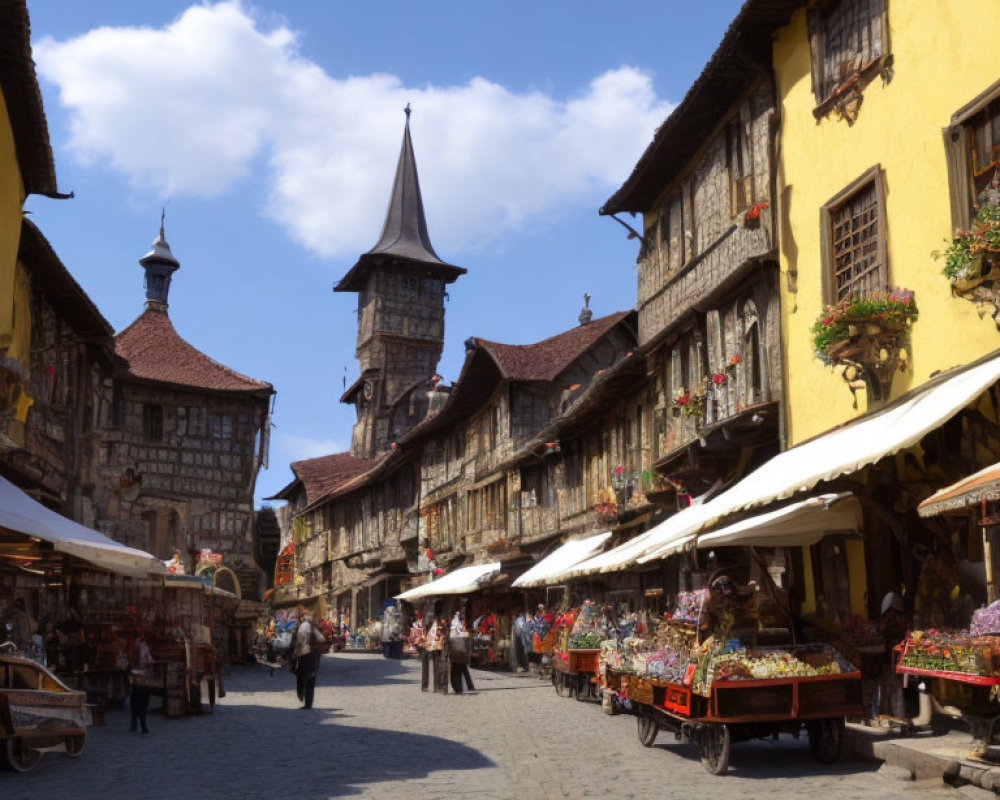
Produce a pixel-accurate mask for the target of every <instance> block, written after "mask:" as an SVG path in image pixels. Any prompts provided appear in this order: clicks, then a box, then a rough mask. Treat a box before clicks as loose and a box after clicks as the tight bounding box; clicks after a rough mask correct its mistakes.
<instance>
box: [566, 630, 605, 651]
mask: <svg viewBox="0 0 1000 800" xmlns="http://www.w3.org/2000/svg"><path fill="white" fill-rule="evenodd" d="M604 639H605V635H604V634H603V633H601V632H600V631H596V630H595V631H588V632H587V633H571V634H570V635H569V649H570V650H597V649H599V648H600V646H601V642H603V641H604Z"/></svg>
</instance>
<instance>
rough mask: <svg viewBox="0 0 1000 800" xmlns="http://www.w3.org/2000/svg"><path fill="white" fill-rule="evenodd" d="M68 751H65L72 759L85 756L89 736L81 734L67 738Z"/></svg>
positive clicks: (65, 741)
mask: <svg viewBox="0 0 1000 800" xmlns="http://www.w3.org/2000/svg"><path fill="white" fill-rule="evenodd" d="M64 744H65V746H66V749H65V750H64V751H63V752H64V753H65V754H66V755H67V756H69V757H70V758H79V757H80V756H82V755H83V749H84V748H85V747H86V746H87V734H85V733H81V734H79V735H78V736H67V737H66V739H65V740H64Z"/></svg>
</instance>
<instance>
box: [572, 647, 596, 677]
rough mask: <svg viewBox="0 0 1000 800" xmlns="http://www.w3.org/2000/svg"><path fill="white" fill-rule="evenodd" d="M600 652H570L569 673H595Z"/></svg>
mask: <svg viewBox="0 0 1000 800" xmlns="http://www.w3.org/2000/svg"><path fill="white" fill-rule="evenodd" d="M600 654H601V651H600V650H570V651H569V671H570V672H594V673H596V672H597V668H598V661H599V656H600Z"/></svg>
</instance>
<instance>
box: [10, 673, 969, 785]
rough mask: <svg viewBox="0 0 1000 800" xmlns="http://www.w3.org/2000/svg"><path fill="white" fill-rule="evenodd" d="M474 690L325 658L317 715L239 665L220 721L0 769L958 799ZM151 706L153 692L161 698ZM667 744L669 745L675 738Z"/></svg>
mask: <svg viewBox="0 0 1000 800" xmlns="http://www.w3.org/2000/svg"><path fill="white" fill-rule="evenodd" d="M473 676H474V679H475V681H476V684H477V688H478V689H479V691H478V692H477V693H474V694H466V695H460V696H459V695H452V694H449V695H447V696H442V695H435V694H430V693H428V694H423V693H421V692H420V689H419V685H418V684H419V665H418V664H417V663H416V662H415V661H412V660H407V661H404V662H402V663H400V662H391V661H384V660H383V659H381V658H379V657H376V656H367V655H338V656H328V657H326V658H325V659H324V662H323V666H322V669H321V672H320V679H319V685H318V687H317V693H316V708H315V709H313V710H312V711H300V710H298V705H299V704H298V703H297V702H296V699H295V694H294V680H293V678H292V676H291V675H290V674H289V673H287V672H277V673H275V674H274V676H273V677H272V676H271V675H270V674H269V673H268V671H267V670H265V669H263V668H244V669H236V670H234V671H233V673H232V675H231V676H230V677H229V680H228V684H227V690H228V695H227V696H226V698H225V699H224V700H222V701H221V704H220V705H219V706H218V708H217V710H216V713H215V714H214V715H213V716H205V717H195V718H189V719H185V720H166V719H163V718H161V717H159V716H156V715H154V716H152V718H151V722H150V727H151V733H150V735H149V736H141V735H135V734H129V733H128V732H127V727H128V716H127V714H126V713H125V712H123V711H117V712H109V714H108V717H107V724H106V725H105V726H104V727H102V728H92V729H91V730H90V735H89V736H88V744H87V751H86V752H85V753H84V755H83V757H82V758H81V759H79V760H71V759H68V758H65V757H64V756H62V755H58V754H53V753H50V754H47V755H46V756H45V758H44V759H43V760H42V763H41V764H40V765H39V766H38V768H37V769H36V770H35V772H33V773H30V774H27V775H17V774H13V773H3V774H0V797H3V798H5V800H20V798H24V800H50V799H51V800H83V799H84V798H107V799H108V800H114V799H116V798H142V799H143V800H160V799H161V798H162V799H164V800H165V799H166V798H184V797H195V796H197V797H199V798H210V799H211V800H224V799H227V800H228V798H233V799H234V800H235V798H240V800H242V799H243V798H257V797H265V796H275V797H288V798H296V800H320V798H330V797H362V798H373V799H374V798H377V799H378V800H388V799H389V798H414V799H416V800H439V799H440V800H507V799H508V798H528V799H530V800H535V799H536V798H537V800H555V799H556V798H587V797H601V798H608V799H609V800H612V799H613V800H619V799H621V800H630V799H631V798H637V799H638V798H642V800H648V799H649V798H654V797H656V798H661V797H666V798H692V800H695V799H697V800H702V798H713V797H724V796H725V797H733V798H739V800H761V799H762V798H768V800H781V799H782V798H793V797H812V798H820V797H824V798H830V800H834V798H836V799H837V800H860V799H861V798H887V799H890V800H891V799H894V798H909V799H910V800H916V798H931V799H932V798H935V797H938V798H946V797H950V798H955V797H956V796H957V795H955V793H954V791H953V790H950V789H946V788H944V787H943V786H942V785H941V784H940V783H939V782H921V783H901V782H899V781H892V780H889V779H886V778H884V777H880V776H879V775H878V774H877V766H878V765H877V764H874V763H865V762H858V761H849V762H842V763H839V764H836V765H833V766H830V767H825V766H822V765H820V764H818V763H817V762H816V761H814V760H813V759H812V757H811V755H810V754H809V751H808V747H807V746H806V745H805V743H804V741H803V742H795V741H793V740H792V739H790V738H789V739H787V740H786V739H782V740H781V741H779V742H770V741H768V742H756V743H744V744H739V745H735V746H734V747H733V756H732V764H731V767H730V773H729V775H728V776H727V777H724V778H716V777H712V776H710V775H708V774H707V773H706V772H705V771H704V769H703V768H702V766H701V764H700V762H699V759H698V753H697V751H696V749H695V748H694V747H693V746H691V745H680V744H674V743H672V737H668V736H667V735H665V734H663V733H661V734H660V738H659V739H658V741H657V743H656V745H655V746H654V747H652V748H650V749H646V748H643V747H642V746H640V744H639V741H638V738H637V736H636V723H635V719H634V718H633V717H631V716H626V715H621V716H614V717H609V716H607V715H605V714H603V713H601V710H600V707H599V706H598V705H596V704H594V703H586V702H576V701H575V700H571V699H566V698H560V697H558V696H557V695H556V694H555V692H554V691H553V690H552V688H551V686H550V685H549V684H548V683H544V682H542V681H539V680H537V679H535V678H514V677H510V676H504V675H497V674H494V673H488V672H480V671H474V672H473ZM154 703H155V701H154ZM668 739H670V740H671V741H670V742H669V743H668Z"/></svg>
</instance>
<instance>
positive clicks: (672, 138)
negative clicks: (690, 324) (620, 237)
mask: <svg viewBox="0 0 1000 800" xmlns="http://www.w3.org/2000/svg"><path fill="white" fill-rule="evenodd" d="M804 5H806V0H747V2H745V3H744V4H743V8H741V9H740V11H739V13H738V14H737V15H736V17H735V19H733V21H732V23H731V24H730V25H729V28H728V30H727V31H726V33H725V35H724V36H723V37H722V42H721V43H720V44H719V46H718V48H717V49H716V50H715V52H714V53H713V54H712V57H711V59H709V62H708V64H706V65H705V68H704V69H703V70H702V73H701V75H699V76H698V79H697V80H696V81H695V82H694V83H693V84H692V85H691V88H690V89H688V92H687V94H686V95H685V96H684V99H683V100H682V101H681V103H680V105H678V106H677V108H675V109H674V111H673V113H671V114H670V116H669V117H667V119H666V121H665V122H664V123H663V124H662V125H661V126H660V127H659V129H658V130H657V131H656V134H655V136H654V137H653V141H652V142H651V143H650V145H649V147H647V148H646V152H644V153H643V154H642V157H641V158H640V159H639V161H638V163H637V164H636V165H635V168H634V169H633V170H632V174H631V175H629V177H628V179H627V180H626V181H625V183H623V184H622V186H621V188H619V189H618V191H616V192H615V193H614V194H613V195H611V197H609V198H608V199H607V200H606V201H605V203H604V205H603V206H602V207H601V212H600V213H601V214H605V215H607V214H617V213H618V212H620V211H629V212H632V213H636V212H645V211H648V210H649V209H650V208H651V207H652V206H653V203H654V202H655V201H656V198H657V197H658V196H659V194H660V192H662V191H663V190H664V189H665V188H666V187H667V185H668V184H669V183H670V182H671V181H673V179H674V178H675V177H677V175H678V174H679V173H680V171H681V170H682V169H683V168H684V167H685V166H686V165H687V163H688V162H689V161H690V160H691V159H692V158H693V157H694V155H695V153H696V152H697V151H698V150H699V149H700V148H701V147H702V145H704V144H705V141H706V140H707V138H708V136H709V134H710V133H711V132H712V130H713V129H714V128H715V127H716V126H717V125H718V124H719V123H720V122H721V121H722V118H723V115H724V114H725V113H726V111H727V110H728V109H729V108H731V107H732V105H733V104H734V103H735V102H736V101H737V100H738V99H739V98H740V95H742V94H743V92H745V91H746V90H747V88H749V86H750V85H751V84H752V83H753V82H754V81H755V80H757V78H759V77H760V76H761V75H767V74H770V72H771V48H772V39H773V34H774V31H775V30H777V29H778V28H780V27H782V26H783V25H785V24H787V23H788V20H789V18H790V17H791V16H792V13H793V12H794V11H795V10H796V9H797V8H799V7H800V6H804Z"/></svg>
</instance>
